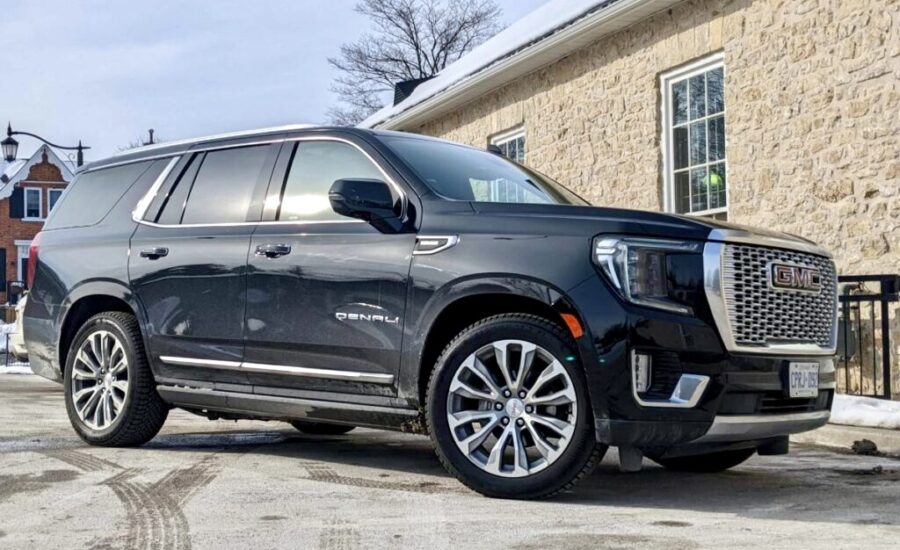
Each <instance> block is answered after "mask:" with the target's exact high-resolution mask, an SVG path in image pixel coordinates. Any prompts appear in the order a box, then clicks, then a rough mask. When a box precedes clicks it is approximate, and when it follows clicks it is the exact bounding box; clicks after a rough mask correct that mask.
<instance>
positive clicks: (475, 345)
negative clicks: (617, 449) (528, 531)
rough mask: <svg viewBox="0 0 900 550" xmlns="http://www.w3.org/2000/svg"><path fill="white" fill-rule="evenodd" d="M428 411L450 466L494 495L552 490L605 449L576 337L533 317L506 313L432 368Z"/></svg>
mask: <svg viewBox="0 0 900 550" xmlns="http://www.w3.org/2000/svg"><path fill="white" fill-rule="evenodd" d="M426 417H427V420H428V426H429V432H430V433H431V438H432V441H433V442H434V445H435V449H436V451H437V454H438V457H439V458H440V460H441V462H442V463H443V464H444V466H445V467H446V468H447V470H448V471H449V472H450V473H451V474H453V475H454V476H455V477H456V478H457V479H459V480H460V481H461V482H462V483H464V484H465V485H467V486H468V487H470V488H471V489H473V490H475V491H478V492H479V493H482V494H484V495H487V496H491V497H500V498H542V497H548V496H552V495H554V494H556V493H558V492H560V491H563V490H565V489H567V488H569V487H571V486H572V485H573V484H574V483H575V482H576V481H578V480H579V479H580V478H582V477H584V476H585V475H587V474H588V473H590V472H591V471H592V470H593V468H594V466H595V465H596V464H597V463H598V462H599V460H600V458H601V456H602V451H605V447H602V446H598V445H597V444H596V441H595V438H594V429H593V416H592V413H591V407H590V402H589V400H588V395H587V390H586V387H585V380H584V373H583V372H582V367H581V364H580V362H579V361H578V355H577V352H576V351H575V343H574V342H573V341H572V339H571V338H570V337H569V334H568V333H567V332H566V331H565V330H564V329H563V328H562V327H560V326H558V325H557V324H555V323H552V322H550V321H548V320H546V319H543V318H541V317H537V316H534V315H525V314H505V315H497V316H494V317H489V318H487V319H485V320H483V321H480V322H478V323H476V324H474V325H472V326H470V327H469V328H467V329H466V330H464V331H463V332H462V333H460V334H459V335H458V336H457V337H456V338H455V339H454V340H453V341H452V342H451V343H450V344H449V345H448V346H447V348H446V349H445V350H444V352H443V353H442V354H441V356H440V358H439V359H438V361H437V364H436V366H435V370H434V372H433V373H432V376H431V380H430V382H429V386H428V403H427V414H426Z"/></svg>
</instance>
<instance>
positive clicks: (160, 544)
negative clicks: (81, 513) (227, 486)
mask: <svg viewBox="0 0 900 550" xmlns="http://www.w3.org/2000/svg"><path fill="white" fill-rule="evenodd" d="M42 454H44V455H46V456H48V457H51V458H54V459H56V460H59V461H61V462H64V463H66V464H69V465H70V466H73V467H75V468H77V469H79V470H81V471H84V472H109V473H113V474H114V475H112V476H111V477H109V478H107V479H106V480H104V481H103V482H102V483H101V485H104V486H106V487H109V489H110V490H111V491H112V492H113V494H114V495H116V498H117V499H118V500H119V502H121V504H122V506H123V508H124V511H125V521H126V523H127V527H126V531H125V533H124V535H113V536H111V537H106V538H102V539H99V540H97V541H96V542H95V543H94V544H93V545H92V548H95V549H108V548H129V549H141V550H190V548H191V537H190V525H189V523H188V521H187V517H186V516H185V514H184V510H183V506H184V504H185V503H186V502H187V501H188V500H189V499H190V498H191V497H192V496H194V495H195V494H196V493H197V492H198V491H199V490H201V489H202V488H203V487H206V486H207V485H209V483H210V482H212V480H213V479H215V477H216V476H217V475H218V472H219V466H218V465H217V464H216V462H215V459H214V456H209V457H207V458H205V459H203V460H201V461H200V462H198V463H196V464H193V465H191V466H188V467H186V468H176V469H174V470H171V471H170V472H168V473H167V474H166V475H164V476H163V477H162V478H161V479H159V481H157V482H155V483H146V482H141V481H137V480H136V479H135V478H136V477H137V476H138V475H139V474H140V473H141V470H139V469H135V468H129V469H123V468H122V466H120V465H118V464H116V463H115V462H111V461H109V460H105V459H102V458H99V457H96V456H94V455H91V454H89V453H85V452H81V451H73V450H68V449H54V450H50V451H44V452H42Z"/></svg>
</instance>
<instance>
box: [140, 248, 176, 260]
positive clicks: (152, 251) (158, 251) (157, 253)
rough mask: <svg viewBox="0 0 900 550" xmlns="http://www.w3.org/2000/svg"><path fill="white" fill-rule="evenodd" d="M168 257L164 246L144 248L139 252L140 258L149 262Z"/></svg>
mask: <svg viewBox="0 0 900 550" xmlns="http://www.w3.org/2000/svg"><path fill="white" fill-rule="evenodd" d="M168 255H169V249H168V248H166V247H164V246H154V247H153V248H145V249H143V250H141V258H147V259H150V260H158V259H160V258H162V257H163V256H168Z"/></svg>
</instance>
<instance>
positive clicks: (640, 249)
mask: <svg viewBox="0 0 900 550" xmlns="http://www.w3.org/2000/svg"><path fill="white" fill-rule="evenodd" d="M702 249H703V245H702V244H701V243H699V242H692V241H676V240H668V239H642V238H625V237H622V238H616V237H597V238H595V239H594V254H593V256H594V262H595V263H596V264H597V266H599V267H600V269H601V270H602V271H603V273H604V274H605V275H606V277H607V278H608V279H609V281H610V282H611V283H612V285H613V286H614V287H616V289H617V290H618V291H619V293H620V294H621V295H622V297H623V298H625V299H626V300H628V301H629V302H632V303H635V304H638V305H642V306H647V307H653V308H657V309H664V310H666V311H673V312H675V313H682V314H685V315H690V314H692V313H693V311H692V310H691V308H690V306H688V305H685V304H683V303H679V301H677V300H676V299H674V297H673V296H672V294H673V293H672V289H671V288H670V277H669V273H668V271H669V265H670V259H671V256H673V255H681V254H697V253H699V252H701V251H702Z"/></svg>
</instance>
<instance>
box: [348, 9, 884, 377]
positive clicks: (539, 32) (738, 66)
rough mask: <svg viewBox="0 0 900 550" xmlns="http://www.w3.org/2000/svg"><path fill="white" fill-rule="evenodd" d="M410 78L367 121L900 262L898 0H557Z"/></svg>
mask: <svg viewBox="0 0 900 550" xmlns="http://www.w3.org/2000/svg"><path fill="white" fill-rule="evenodd" d="M415 84H416V83H413V85H415ZM409 87H410V86H407V87H405V88H403V90H402V91H403V92H404V93H402V94H398V95H397V99H398V100H399V101H396V102H395V104H394V105H391V106H388V107H385V108H384V109H382V110H381V111H379V112H377V113H375V114H374V115H373V116H371V117H370V118H369V119H367V120H365V121H363V123H362V124H361V126H363V127H371V128H381V129H389V130H401V131H410V132H416V133H421V134H428V135H433V136H437V137H443V138H446V139H451V140H454V141H459V142H463V143H468V144H470V145H473V146H476V147H485V146H487V145H490V144H493V145H497V146H498V147H500V149H501V150H502V151H503V152H504V153H505V154H507V155H508V156H510V157H512V158H514V159H516V160H524V161H525V163H526V164H528V165H529V166H531V167H533V168H535V169H537V170H539V171H541V172H544V173H546V174H548V175H549V176H551V177H553V178H555V179H557V180H559V181H560V182H562V183H563V184H565V185H567V186H568V187H570V188H572V189H573V190H575V191H576V192H578V193H579V194H580V195H581V196H583V197H584V198H585V199H587V200H589V201H591V202H592V203H594V204H597V205H604V206H615V207H625V208H637V209H644V210H657V211H667V212H674V213H678V214H686V215H692V216H711V217H716V218H720V219H726V220H728V221H729V222H734V223H738V224H745V225H750V226H756V227H763V228H770V229H774V230H780V231H786V232H789V233H793V234H797V235H801V236H804V237H806V238H809V239H812V240H814V241H816V242H818V243H820V244H821V245H823V246H824V247H826V248H827V249H829V250H831V251H832V252H833V253H834V256H835V262H836V264H837V268H838V271H839V273H841V274H843V275H867V274H878V273H887V274H897V273H900V10H898V5H897V2H896V1H895V0H867V1H865V2H861V1H853V2H848V1H840V0H550V1H549V2H547V3H546V4H544V5H542V6H541V7H539V8H538V9H537V10H535V11H534V12H532V13H531V14H529V15H526V16H525V17H524V18H522V19H521V20H519V21H517V22H515V23H513V24H512V25H510V26H509V27H507V28H506V29H504V30H503V31H501V32H500V33H498V34H497V35H496V36H494V37H493V38H491V39H490V40H488V41H487V42H485V43H484V44H482V45H481V46H479V47H477V48H475V49H474V50H473V51H471V52H470V53H469V54H467V55H465V56H463V57H462V58H460V59H459V60H458V61H457V62H455V63H454V64H452V65H450V66H448V67H447V68H445V69H444V70H443V71H442V72H441V73H439V74H438V75H437V76H435V77H434V78H433V79H431V80H428V81H426V82H424V83H419V84H418V85H417V86H416V87H415V88H414V89H413V90H412V91H410V90H409ZM876 288H877V287H876ZM890 307H891V313H890V317H891V319H892V321H891V326H892V327H894V328H893V329H892V334H893V336H892V341H893V342H895V343H896V344H894V345H893V346H892V350H891V354H892V355H893V360H892V363H893V364H894V365H896V364H897V362H898V361H900V345H897V344H900V308H898V307H897V303H896V302H894V303H893V304H892V305H891V306H890ZM863 332H865V330H864V331H863ZM871 337H872V338H873V342H874V343H875V348H876V349H880V348H879V347H878V346H879V345H880V341H875V340H874V338H875V336H874V335H872V336H871ZM859 358H860V360H862V356H859ZM865 360H866V361H870V362H869V363H867V364H873V363H871V361H874V358H870V357H869V356H866V357H865ZM870 370H872V369H870ZM895 373H896V374H895V376H897V379H896V381H895V383H894V384H895V388H897V387H900V369H896V370H895Z"/></svg>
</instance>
